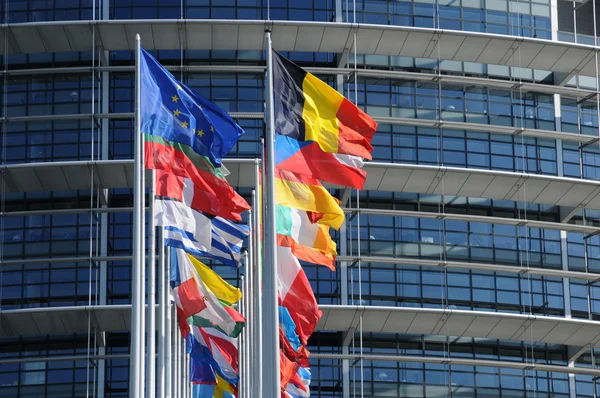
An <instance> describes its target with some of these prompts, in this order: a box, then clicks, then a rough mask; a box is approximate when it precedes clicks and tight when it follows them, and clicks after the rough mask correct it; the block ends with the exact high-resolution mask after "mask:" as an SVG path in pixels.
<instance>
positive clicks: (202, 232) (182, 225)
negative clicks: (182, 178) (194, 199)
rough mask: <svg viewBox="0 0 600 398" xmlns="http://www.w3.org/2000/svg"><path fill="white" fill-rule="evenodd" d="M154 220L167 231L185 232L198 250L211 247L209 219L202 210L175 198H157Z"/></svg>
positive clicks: (206, 249) (207, 249)
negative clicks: (190, 236)
mask: <svg viewBox="0 0 600 398" xmlns="http://www.w3.org/2000/svg"><path fill="white" fill-rule="evenodd" d="M154 222H155V224H156V225H157V226H162V227H164V228H165V230H167V231H173V232H174V233H179V234H181V233H183V232H187V233H188V234H190V235H192V237H193V241H194V243H193V244H194V245H195V246H197V247H198V248H199V249H200V250H205V251H209V250H210V248H211V241H212V237H211V220H210V218H208V217H207V216H206V215H204V214H203V213H202V212H199V211H197V210H193V209H191V208H190V207H188V206H186V205H185V204H184V203H182V202H179V201H177V200H170V199H164V198H157V199H155V201H154Z"/></svg>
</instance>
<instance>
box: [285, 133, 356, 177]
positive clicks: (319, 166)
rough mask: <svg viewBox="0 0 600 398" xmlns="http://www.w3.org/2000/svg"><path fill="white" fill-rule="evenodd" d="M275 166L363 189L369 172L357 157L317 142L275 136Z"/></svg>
mask: <svg viewBox="0 0 600 398" xmlns="http://www.w3.org/2000/svg"><path fill="white" fill-rule="evenodd" d="M275 167H277V168H279V169H282V170H287V171H292V172H294V173H296V174H301V175H305V176H309V177H313V178H316V179H318V180H322V181H325V182H329V183H332V184H337V185H344V186H349V187H352V188H356V189H362V187H363V185H364V183H365V179H366V178H367V172H366V171H363V170H361V168H362V167H363V161H362V159H361V158H359V157H357V156H350V155H343V154H335V153H329V152H323V150H322V149H321V148H320V147H319V145H318V144H317V143H316V142H313V141H297V140H295V139H293V138H290V137H286V136H282V135H277V136H275Z"/></svg>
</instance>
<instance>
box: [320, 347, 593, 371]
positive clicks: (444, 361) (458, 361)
mask: <svg viewBox="0 0 600 398" xmlns="http://www.w3.org/2000/svg"><path fill="white" fill-rule="evenodd" d="M310 358H311V359H339V360H343V359H349V360H358V361H360V360H363V361H389V362H413V363H433V364H439V365H461V366H486V367H490V368H507V369H520V370H532V371H540V372H557V373H572V374H580V375H587V376H593V377H600V370H599V369H591V368H579V367H572V368H571V367H568V366H559V365H547V364H543V363H524V362H512V361H490V360H484V359H464V358H446V357H417V356H411V355H376V354H363V355H362V356H361V355H359V354H348V355H344V354H321V353H312V354H311V355H310Z"/></svg>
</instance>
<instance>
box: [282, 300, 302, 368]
mask: <svg viewBox="0 0 600 398" xmlns="http://www.w3.org/2000/svg"><path fill="white" fill-rule="evenodd" d="M279 341H280V346H281V349H282V351H283V353H284V354H285V356H286V357H288V359H289V360H291V361H293V362H298V363H299V364H300V365H301V366H308V356H309V355H310V352H309V351H308V350H307V349H306V347H304V346H303V345H302V343H301V342H300V338H299V337H298V334H297V333H296V324H295V323H294V320H293V319H292V316H291V315H290V312H289V311H288V309H287V308H285V307H282V306H279Z"/></svg>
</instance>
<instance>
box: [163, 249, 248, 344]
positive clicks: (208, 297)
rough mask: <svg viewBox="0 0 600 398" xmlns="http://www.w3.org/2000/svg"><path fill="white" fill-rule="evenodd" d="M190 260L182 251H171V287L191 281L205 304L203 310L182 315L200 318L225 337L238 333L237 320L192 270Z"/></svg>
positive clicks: (175, 291) (174, 290)
mask: <svg viewBox="0 0 600 398" xmlns="http://www.w3.org/2000/svg"><path fill="white" fill-rule="evenodd" d="M192 259H193V257H191V256H190V255H189V254H186V253H185V252H184V251H182V250H177V249H174V250H171V277H170V279H171V286H174V287H175V288H176V287H177V286H178V285H179V284H180V283H181V281H182V280H189V279H193V280H195V281H196V289H197V291H198V294H199V295H200V296H201V297H202V298H203V299H204V303H205V308H203V309H202V310H200V311H197V312H195V313H190V311H188V312H186V313H184V314H183V315H184V316H185V318H188V317H190V316H192V315H197V316H200V317H202V318H204V319H206V320H207V321H208V322H210V323H211V324H213V325H215V326H216V327H219V328H220V330H223V331H224V333H226V334H227V335H231V334H232V333H236V332H238V322H237V320H236V319H234V317H233V316H232V314H231V313H230V311H228V310H227V309H226V308H225V307H224V306H223V304H221V303H220V302H219V299H218V298H217V297H216V296H215V294H214V293H213V292H212V291H211V290H210V289H208V288H207V287H206V285H205V284H204V282H203V281H202V280H201V279H200V277H199V276H198V274H197V273H196V271H195V270H194V267H193V265H192ZM173 292H174V294H176V293H177V290H176V289H173ZM238 333H239V332H238Z"/></svg>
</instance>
